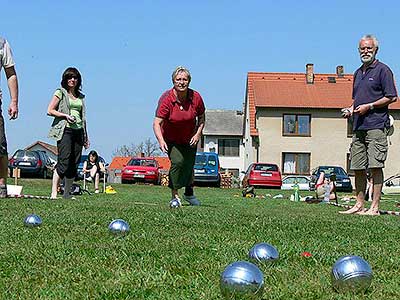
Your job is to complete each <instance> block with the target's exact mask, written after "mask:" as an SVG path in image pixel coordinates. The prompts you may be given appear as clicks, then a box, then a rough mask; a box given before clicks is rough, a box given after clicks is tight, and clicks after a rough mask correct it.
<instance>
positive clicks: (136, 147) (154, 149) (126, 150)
mask: <svg viewBox="0 0 400 300" xmlns="http://www.w3.org/2000/svg"><path fill="white" fill-rule="evenodd" d="M160 154H161V151H160V149H159V147H158V143H157V142H156V141H154V140H152V139H150V138H147V139H146V140H145V141H144V142H141V143H139V144H131V145H130V146H128V145H122V146H121V147H118V148H117V149H116V150H115V151H114V152H113V156H159V155H160Z"/></svg>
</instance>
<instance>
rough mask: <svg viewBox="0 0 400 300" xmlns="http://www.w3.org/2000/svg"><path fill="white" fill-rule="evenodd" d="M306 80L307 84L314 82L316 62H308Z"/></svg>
mask: <svg viewBox="0 0 400 300" xmlns="http://www.w3.org/2000/svg"><path fill="white" fill-rule="evenodd" d="M306 82H307V84H313V83H314V64H306Z"/></svg>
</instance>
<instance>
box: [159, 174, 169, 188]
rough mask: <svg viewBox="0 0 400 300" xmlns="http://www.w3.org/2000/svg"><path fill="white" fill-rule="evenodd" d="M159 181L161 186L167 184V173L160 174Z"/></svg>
mask: <svg viewBox="0 0 400 300" xmlns="http://www.w3.org/2000/svg"><path fill="white" fill-rule="evenodd" d="M160 182H161V185H162V186H168V184H169V177H168V173H166V174H161V180H160Z"/></svg>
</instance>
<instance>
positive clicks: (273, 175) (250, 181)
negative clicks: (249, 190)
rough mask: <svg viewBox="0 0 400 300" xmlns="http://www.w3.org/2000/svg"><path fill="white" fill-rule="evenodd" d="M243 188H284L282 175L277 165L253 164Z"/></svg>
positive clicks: (248, 170)
mask: <svg viewBox="0 0 400 300" xmlns="http://www.w3.org/2000/svg"><path fill="white" fill-rule="evenodd" d="M242 185H243V187H248V186H254V187H267V188H278V189H280V188H281V186H282V175H281V171H280V170H279V167H278V166H277V165H276V164H270V163H252V164H250V166H249V167H248V168H247V171H246V173H245V175H244V177H243V181H242Z"/></svg>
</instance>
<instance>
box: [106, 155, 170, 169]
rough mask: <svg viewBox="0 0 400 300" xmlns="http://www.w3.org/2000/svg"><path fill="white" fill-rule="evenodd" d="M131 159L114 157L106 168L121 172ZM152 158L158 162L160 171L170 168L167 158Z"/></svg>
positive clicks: (128, 157)
mask: <svg viewBox="0 0 400 300" xmlns="http://www.w3.org/2000/svg"><path fill="white" fill-rule="evenodd" d="M131 158H132V157H131V156H115V157H114V158H113V160H112V162H111V164H110V166H109V167H108V168H109V169H110V170H122V169H123V168H124V165H126V164H127V163H128V162H129V160H130V159H131ZM152 158H154V159H155V160H156V161H157V162H158V164H159V165H160V167H161V169H162V170H169V168H170V167H171V163H170V161H169V158H168V157H161V156H160V157H152Z"/></svg>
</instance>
